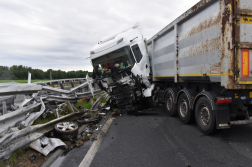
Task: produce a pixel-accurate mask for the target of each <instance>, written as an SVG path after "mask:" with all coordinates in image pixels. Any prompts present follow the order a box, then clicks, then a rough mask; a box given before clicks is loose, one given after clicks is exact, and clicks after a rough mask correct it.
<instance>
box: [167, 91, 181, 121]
mask: <svg viewBox="0 0 252 167" xmlns="http://www.w3.org/2000/svg"><path fill="white" fill-rule="evenodd" d="M165 109H166V111H167V114H168V116H170V117H174V116H176V115H177V113H178V110H177V105H176V104H175V103H174V100H173V97H172V94H171V92H167V94H166V96H165Z"/></svg>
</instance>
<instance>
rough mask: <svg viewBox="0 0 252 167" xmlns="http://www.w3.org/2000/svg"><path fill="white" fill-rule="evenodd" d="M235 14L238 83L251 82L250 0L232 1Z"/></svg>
mask: <svg viewBox="0 0 252 167" xmlns="http://www.w3.org/2000/svg"><path fill="white" fill-rule="evenodd" d="M234 3H236V4H235V7H236V8H235V13H237V16H236V27H235V29H236V31H235V34H236V45H237V52H236V55H237V65H236V66H237V67H238V68H239V69H238V71H239V78H237V81H238V83H239V84H252V3H251V0H238V1H234Z"/></svg>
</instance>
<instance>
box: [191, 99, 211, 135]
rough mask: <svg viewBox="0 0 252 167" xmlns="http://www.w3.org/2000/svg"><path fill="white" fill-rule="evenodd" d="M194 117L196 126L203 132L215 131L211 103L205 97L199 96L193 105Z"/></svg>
mask: <svg viewBox="0 0 252 167" xmlns="http://www.w3.org/2000/svg"><path fill="white" fill-rule="evenodd" d="M195 119H196V123H197V126H198V128H199V129H200V131H201V132H202V133H204V134H213V133H214V132H215V131H216V125H215V114H214V112H213V110H212V108H211V103H210V101H209V100H208V99H207V98H206V97H201V98H200V99H199V100H198V101H197V103H196V107H195Z"/></svg>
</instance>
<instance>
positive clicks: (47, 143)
mask: <svg viewBox="0 0 252 167" xmlns="http://www.w3.org/2000/svg"><path fill="white" fill-rule="evenodd" d="M59 146H64V147H65V149H67V145H66V144H65V143H64V142H62V141H61V140H60V139H56V138H47V137H45V136H44V137H42V138H40V139H37V140H36V141H34V142H32V143H31V144H30V147H31V148H33V149H34V150H36V151H38V152H40V153H42V154H43V155H44V156H47V155H48V154H49V153H50V152H51V151H53V150H54V149H55V148H56V147H59Z"/></svg>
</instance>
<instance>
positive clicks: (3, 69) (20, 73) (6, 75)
mask: <svg viewBox="0 0 252 167" xmlns="http://www.w3.org/2000/svg"><path fill="white" fill-rule="evenodd" d="M28 72H30V73H31V79H50V73H51V76H52V79H67V78H85V77H86V75H87V74H88V75H89V76H90V77H91V76H92V72H88V71H82V70H79V71H68V72H66V71H61V70H52V69H48V70H47V71H43V70H40V69H32V68H31V67H26V66H22V65H13V66H11V67H7V66H0V80H19V79H20V80H21V79H27V78H28Z"/></svg>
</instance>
